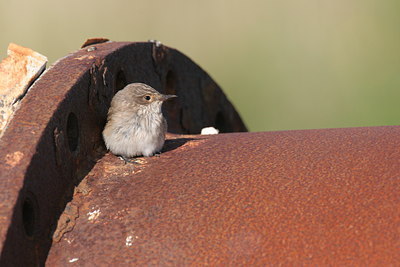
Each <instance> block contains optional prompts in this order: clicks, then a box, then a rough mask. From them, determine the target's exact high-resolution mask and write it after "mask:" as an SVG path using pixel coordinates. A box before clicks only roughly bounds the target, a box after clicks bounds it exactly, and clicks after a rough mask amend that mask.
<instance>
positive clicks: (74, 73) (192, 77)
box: [0, 40, 246, 266]
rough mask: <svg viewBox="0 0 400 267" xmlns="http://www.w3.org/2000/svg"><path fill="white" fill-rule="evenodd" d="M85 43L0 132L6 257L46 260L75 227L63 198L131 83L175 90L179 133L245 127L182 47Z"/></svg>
mask: <svg viewBox="0 0 400 267" xmlns="http://www.w3.org/2000/svg"><path fill="white" fill-rule="evenodd" d="M87 44H88V46H86V47H84V48H82V49H81V50H79V51H77V52H75V53H73V54H70V55H68V56H67V57H65V58H62V59H60V60H59V61H58V62H56V63H55V64H54V65H53V66H52V67H51V68H50V69H49V70H47V71H46V72H45V73H44V74H43V75H42V76H41V77H40V78H39V79H38V80H37V81H36V82H35V83H34V85H33V86H32V87H31V88H30V90H29V92H28V93H27V95H26V96H25V97H24V99H23V100H22V103H21V107H20V108H19V110H18V111H17V112H16V113H15V114H14V118H13V120H12V121H11V122H10V124H9V126H8V128H7V129H6V131H5V133H4V136H3V137H2V139H1V140H0V188H2V190H1V193H0V250H1V258H0V265H1V266H31V265H44V263H45V260H46V258H47V254H48V251H49V249H50V247H51V245H52V237H53V240H57V241H58V240H59V239H60V238H61V237H62V236H63V233H64V232H68V231H71V229H72V228H71V227H73V225H71V224H68V223H71V222H74V220H75V218H76V217H74V216H75V214H74V211H75V210H74V208H73V207H71V206H69V205H67V203H68V202H69V201H71V199H72V197H73V194H74V192H76V190H77V189H76V186H77V185H78V184H79V183H80V182H81V180H82V179H83V178H84V177H86V175H87V174H88V172H89V171H90V170H91V169H92V168H93V166H95V164H96V162H97V160H98V159H100V158H101V157H102V156H103V155H104V153H105V152H106V151H105V148H104V144H103V141H102V138H101V131H102V129H103V127H104V124H105V120H106V114H107V110H108V106H109V103H110V101H111V98H112V96H113V95H114V94H115V92H117V91H118V90H120V89H122V88H123V87H124V86H125V85H126V84H128V83H131V82H144V83H147V84H150V85H151V86H152V87H154V88H156V89H157V90H160V91H161V92H163V93H170V92H174V93H175V94H177V95H179V98H180V100H179V101H175V102H176V103H175V104H173V106H166V108H165V113H166V116H167V120H168V122H169V124H170V130H172V131H173V132H175V133H199V132H200V130H201V128H202V127H205V126H217V127H218V126H220V127H221V128H222V129H225V131H227V132H230V131H246V128H245V126H244V124H243V122H242V121H241V119H240V117H239V115H238V113H237V112H236V111H235V110H234V108H233V106H232V105H231V104H230V102H229V101H228V100H227V98H226V97H225V95H224V94H223V92H222V91H221V89H220V88H219V87H218V85H217V84H216V83H215V82H214V81H213V80H212V79H211V78H210V77H209V76H208V75H207V73H205V72H204V71H203V70H201V69H200V68H199V67H198V66H197V65H196V64H194V63H193V62H192V61H191V60H190V59H189V58H187V57H186V56H184V55H183V54H181V53H180V52H178V51H176V50H174V49H170V48H167V47H165V46H163V45H160V44H159V43H129V42H106V41H104V40H102V43H99V44H95V43H94V42H87ZM221 116H222V117H223V119H222V120H220V119H218V118H220V117H221ZM184 143H185V140H181V141H177V143H172V144H170V145H171V146H169V147H172V148H171V149H174V148H177V147H179V146H180V145H183V144H184ZM63 211H64V213H62V212H63ZM68 212H70V214H69V217H68V216H66V217H65V220H66V224H64V225H63V224H62V223H60V220H61V219H63V218H64V217H63V216H64V215H65V214H67V215H68ZM60 215H61V216H60Z"/></svg>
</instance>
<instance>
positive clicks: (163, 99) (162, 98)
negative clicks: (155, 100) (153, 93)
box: [160, 95, 178, 101]
mask: <svg viewBox="0 0 400 267" xmlns="http://www.w3.org/2000/svg"><path fill="white" fill-rule="evenodd" d="M173 97H178V96H176V95H161V96H160V100H161V101H165V100H168V99H170V98H173Z"/></svg>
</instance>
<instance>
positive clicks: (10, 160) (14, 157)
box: [5, 151, 24, 168]
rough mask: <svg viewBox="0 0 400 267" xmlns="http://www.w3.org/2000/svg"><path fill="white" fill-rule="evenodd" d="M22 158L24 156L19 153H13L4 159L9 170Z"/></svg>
mask: <svg viewBox="0 0 400 267" xmlns="http://www.w3.org/2000/svg"><path fill="white" fill-rule="evenodd" d="M23 157H24V154H23V153H22V152H21V151H15V152H14V153H11V154H7V155H6V158H5V163H6V164H7V165H8V167H9V168H14V167H15V166H16V165H18V163H19V162H20V161H21V159H22V158H23Z"/></svg>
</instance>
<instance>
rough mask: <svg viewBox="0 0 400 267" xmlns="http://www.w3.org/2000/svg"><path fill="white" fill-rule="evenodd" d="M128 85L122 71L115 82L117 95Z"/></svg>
mask: <svg viewBox="0 0 400 267" xmlns="http://www.w3.org/2000/svg"><path fill="white" fill-rule="evenodd" d="M126 85H127V82H126V77H125V74H124V72H123V71H122V70H120V71H119V72H118V73H117V78H116V80H115V93H116V92H118V91H119V90H121V89H123V88H124V87H125V86H126Z"/></svg>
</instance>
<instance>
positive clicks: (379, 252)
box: [46, 127, 400, 266]
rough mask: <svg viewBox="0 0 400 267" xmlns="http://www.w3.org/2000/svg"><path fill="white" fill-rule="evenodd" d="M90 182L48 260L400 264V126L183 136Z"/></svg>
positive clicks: (109, 163) (100, 169) (109, 160)
mask: <svg viewBox="0 0 400 267" xmlns="http://www.w3.org/2000/svg"><path fill="white" fill-rule="evenodd" d="M83 181H84V183H83V184H82V185H81V186H79V187H78V188H81V189H80V190H78V191H77V192H76V193H75V195H74V199H73V201H72V202H71V203H70V205H71V206H73V207H74V208H75V210H76V211H75V214H77V213H79V217H78V218H77V219H76V221H75V223H74V228H73V230H72V231H70V232H68V233H65V234H64V235H63V237H62V238H61V241H60V242H59V243H54V244H53V245H52V248H51V250H50V254H49V257H48V259H47V262H46V264H47V265H48V266H73V264H75V265H76V266H93V265H102V266H111V265H114V266H115V265H117V266H128V265H137V266H148V265H155V266H167V265H174V266H184V265H212V266H225V265H228V266H265V265H313V266H321V265H325V266H327V265H328V266H331V265H336V266H365V265H373V266H398V265H400V253H399V247H400V238H399V226H400V209H399V206H400V194H399V191H400V127H374V128H352V129H328V130H309V131H286V132H270V133H232V134H221V135H214V136H175V137H173V138H172V139H170V140H169V141H167V143H166V149H165V151H164V153H163V154H161V156H160V157H151V158H143V160H142V164H140V165H134V164H124V163H123V162H122V161H121V160H119V159H118V158H116V157H115V156H113V155H110V154H107V155H106V156H105V157H103V158H102V159H101V160H99V161H98V162H97V164H96V165H95V166H94V168H93V169H92V170H91V171H90V172H89V173H88V175H87V176H86V178H85V179H84V180H83Z"/></svg>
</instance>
